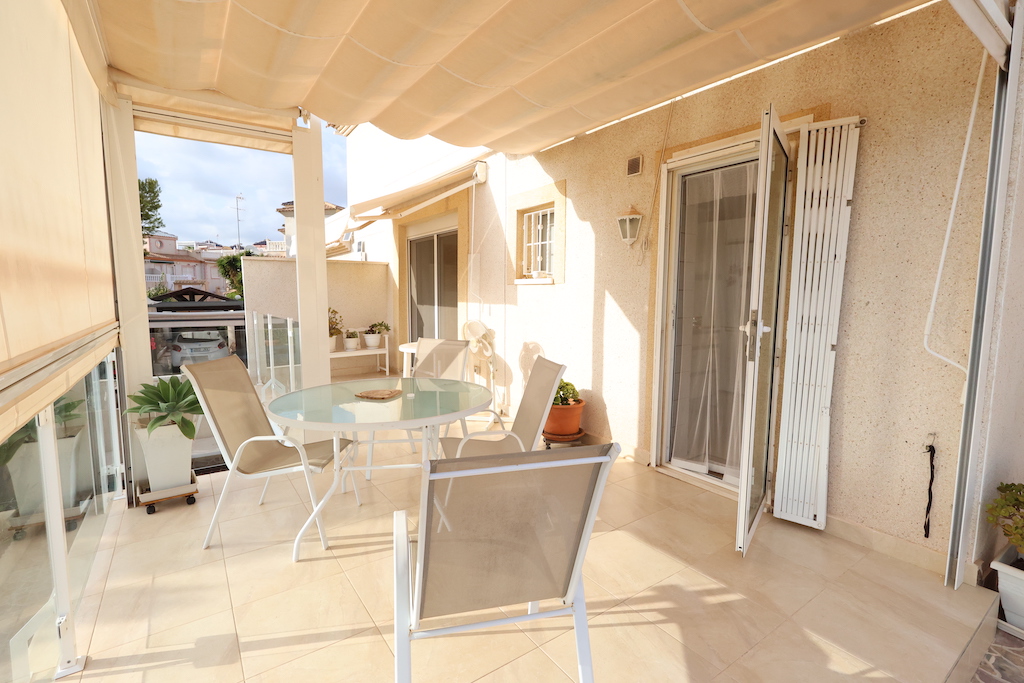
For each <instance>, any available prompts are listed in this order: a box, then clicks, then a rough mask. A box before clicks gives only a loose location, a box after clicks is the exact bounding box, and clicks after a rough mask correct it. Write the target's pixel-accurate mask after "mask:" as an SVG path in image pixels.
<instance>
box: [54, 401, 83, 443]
mask: <svg viewBox="0 0 1024 683" xmlns="http://www.w3.org/2000/svg"><path fill="white" fill-rule="evenodd" d="M83 403H85V399H84V398H80V399H78V400H77V401H69V400H68V397H67V396H61V397H60V398H58V399H57V400H56V402H55V403H54V404H53V420H54V422H56V423H57V426H58V427H59V428H60V430H61V436H62V437H66V436H68V423H69V422H72V421H74V420H79V419H81V418H83V417H85V416H84V415H82V413H76V412H75V409H76V408H78V406H80V405H82V404H83Z"/></svg>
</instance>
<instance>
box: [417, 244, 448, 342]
mask: <svg viewBox="0 0 1024 683" xmlns="http://www.w3.org/2000/svg"><path fill="white" fill-rule="evenodd" d="M458 254H459V234H458V232H457V231H449V232H443V233H436V234H433V235H427V236H425V237H418V238H416V239H411V240H409V341H413V342H414V341H416V340H417V339H419V338H420V337H427V338H436V339H458V338H459V306H458V303H459V268H458Z"/></svg>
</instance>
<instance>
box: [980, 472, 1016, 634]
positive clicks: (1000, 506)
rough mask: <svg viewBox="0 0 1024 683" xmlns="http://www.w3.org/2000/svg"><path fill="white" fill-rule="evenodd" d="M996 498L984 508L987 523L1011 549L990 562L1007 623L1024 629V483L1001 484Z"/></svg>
mask: <svg viewBox="0 0 1024 683" xmlns="http://www.w3.org/2000/svg"><path fill="white" fill-rule="evenodd" d="M998 490H999V497H998V498H996V499H995V500H993V501H992V503H991V504H990V505H989V506H988V507H987V508H986V512H988V521H989V523H990V524H995V525H996V526H997V527H999V528H1000V529H1001V530H1002V532H1003V535H1004V536H1006V540H1008V541H1009V542H1010V546H1009V547H1008V548H1007V549H1006V550H1005V551H1004V552H1003V554H1002V555H1001V556H1000V557H999V560H997V561H995V562H993V563H992V568H993V569H995V570H996V571H997V572H999V600H1000V602H1002V605H1003V612H1005V613H1006V620H1007V621H1008V622H1010V624H1012V625H1013V626H1016V627H1017V628H1024V558H1022V557H1021V554H1022V553H1024V484H1000V485H999V489H998Z"/></svg>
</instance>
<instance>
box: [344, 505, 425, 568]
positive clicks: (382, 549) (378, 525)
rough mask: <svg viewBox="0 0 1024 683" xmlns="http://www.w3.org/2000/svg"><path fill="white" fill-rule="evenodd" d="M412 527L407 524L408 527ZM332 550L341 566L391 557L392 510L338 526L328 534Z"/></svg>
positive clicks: (348, 566)
mask: <svg viewBox="0 0 1024 683" xmlns="http://www.w3.org/2000/svg"><path fill="white" fill-rule="evenodd" d="M413 529H415V526H414V525H410V530H413ZM330 541H331V551H332V552H333V553H334V556H335V557H337V558H338V562H339V563H341V566H342V568H343V569H346V570H348V569H352V568H353V567H358V566H360V565H363V564H369V563H370V562H376V561H377V560H382V559H390V558H391V557H392V546H393V544H394V514H393V513H392V512H387V513H385V514H383V515H378V516H377V517H369V518H367V519H360V520H357V521H354V522H352V523H351V524H347V525H345V526H342V527H338V528H337V529H335V530H333V531H332V533H331V535H330Z"/></svg>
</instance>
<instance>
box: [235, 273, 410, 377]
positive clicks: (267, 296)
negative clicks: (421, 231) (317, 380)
mask: <svg viewBox="0 0 1024 683" xmlns="http://www.w3.org/2000/svg"><path fill="white" fill-rule="evenodd" d="M242 286H243V288H244V289H245V305H246V311H247V312H248V311H253V310H256V311H258V312H260V313H261V314H270V315H275V316H278V317H281V318H293V319H295V320H298V315H299V306H298V295H297V291H296V284H295V259H290V258H287V259H286V258H260V257H247V258H243V259H242ZM393 298H394V284H393V282H392V279H391V271H390V269H389V267H388V264H386V263H373V262H367V261H328V262H327V305H328V306H330V307H331V308H334V309H336V310H337V311H338V312H339V313H341V315H342V317H343V318H344V321H345V327H351V328H353V329H357V330H364V329H365V328H366V326H368V325H369V324H370V323H374V322H378V321H380V320H384V321H385V322H388V323H389V324H391V325H392V327H394V312H393V309H392V300H393ZM324 315H325V316H326V315H327V311H324ZM300 333H301V331H300ZM393 339H394V337H392V343H391V367H392V369H394V368H395V367H397V368H398V369H399V370H401V361H400V356H399V354H398V352H397V350H396V349H397V344H395V343H394V341H393ZM396 361H397V362H398V363H399V365H397V366H396V365H395V363H396ZM373 366H374V359H373V357H372V356H367V357H360V358H346V359H337V360H335V361H333V362H332V368H333V370H334V371H363V370H366V369H367V368H370V369H372V368H373Z"/></svg>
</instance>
